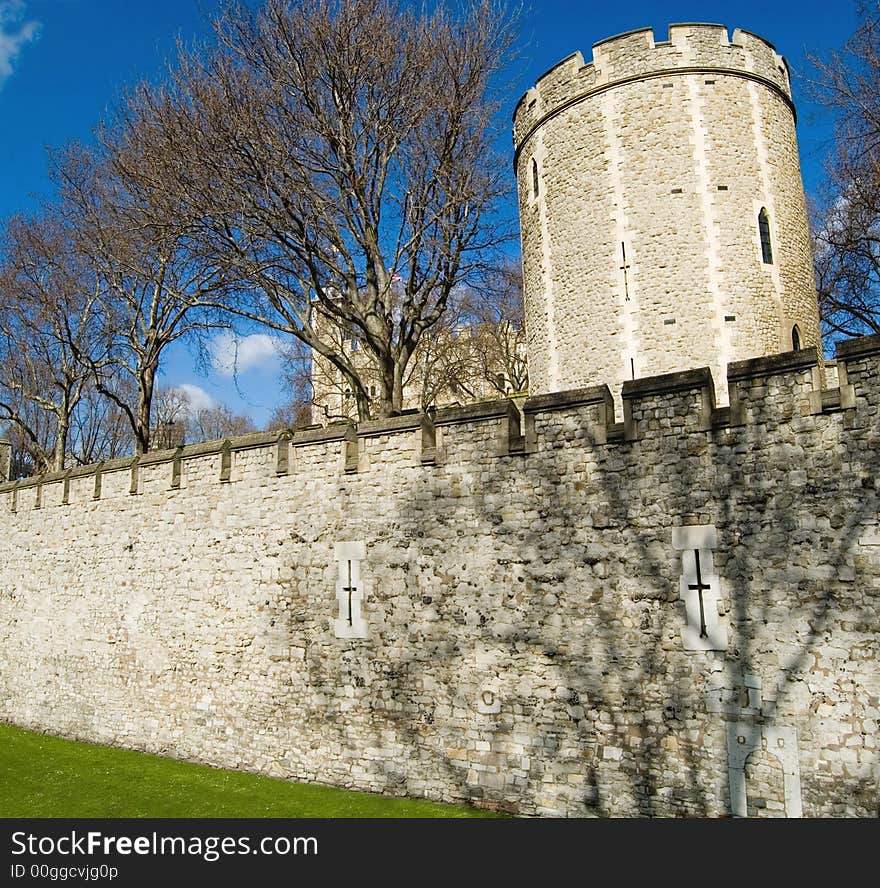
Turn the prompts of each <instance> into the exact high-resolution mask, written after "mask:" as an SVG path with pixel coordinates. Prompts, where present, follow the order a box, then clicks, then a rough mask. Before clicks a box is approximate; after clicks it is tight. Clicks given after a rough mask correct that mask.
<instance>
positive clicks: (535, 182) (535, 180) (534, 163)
mask: <svg viewBox="0 0 880 888" xmlns="http://www.w3.org/2000/svg"><path fill="white" fill-rule="evenodd" d="M532 194H533V196H534V197H537V196H538V161H537V160H535V158H534V157H533V158H532Z"/></svg>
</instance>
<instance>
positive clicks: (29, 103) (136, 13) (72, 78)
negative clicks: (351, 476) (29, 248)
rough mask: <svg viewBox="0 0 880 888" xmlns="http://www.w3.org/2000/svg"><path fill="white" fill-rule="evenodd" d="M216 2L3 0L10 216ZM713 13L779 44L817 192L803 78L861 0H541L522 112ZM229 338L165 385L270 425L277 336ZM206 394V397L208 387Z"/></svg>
mask: <svg viewBox="0 0 880 888" xmlns="http://www.w3.org/2000/svg"><path fill="white" fill-rule="evenodd" d="M218 5H219V4H218V3H217V2H216V0H152V2H136V0H131V2H126V0H115V2H114V0H0V217H6V216H8V215H9V214H11V213H15V212H19V211H24V212H27V211H29V210H32V209H33V208H34V207H35V206H36V203H37V201H38V199H39V195H40V194H46V193H48V190H49V185H48V182H47V179H46V155H45V147H46V146H59V145H62V144H63V143H64V142H66V141H67V140H69V139H88V138H89V134H90V132H91V129H92V127H93V126H94V125H95V124H96V123H97V121H98V120H99V119H100V117H101V116H102V115H103V114H104V113H105V112H106V111H107V109H108V108H112V106H113V105H114V102H115V100H116V99H117V97H118V96H119V94H120V91H121V90H122V89H124V87H125V86H126V85H127V84H129V85H130V84H132V83H135V82H136V81H137V80H139V79H142V78H149V79H154V78H156V77H159V76H161V73H162V71H163V68H164V66H165V64H166V62H167V61H168V60H169V59H171V58H173V56H174V47H175V41H176V40H177V39H178V38H182V39H183V40H184V41H187V42H188V41H191V40H195V39H199V38H202V37H205V36H207V35H208V34H209V32H210V28H209V24H208V19H209V17H210V15H211V13H213V12H214V11H215V10H216V9H217V8H218ZM690 21H707V22H717V23H720V24H725V25H727V26H728V27H729V28H730V29H731V30H732V29H733V28H736V27H740V28H745V29H746V30H749V31H754V32H756V33H758V34H760V35H762V36H763V37H766V38H767V39H768V40H770V41H771V42H772V43H774V44H775V45H776V48H777V50H779V52H781V53H782V54H783V55H784V56H785V57H786V58H787V59H788V62H789V65H790V66H791V67H792V69H793V71H794V73H795V75H796V76H795V78H794V90H795V100H796V102H797V104H798V108H799V123H798V136H799V141H800V149H801V162H802V165H803V169H804V180H805V185H806V188H807V191H808V193H809V192H811V191H813V190H814V189H815V188H816V187H817V185H818V184H819V182H820V180H821V159H822V157H823V155H824V153H825V152H826V150H827V147H828V137H829V129H828V124H827V120H825V119H824V117H823V115H822V114H821V112H820V111H818V110H817V109H814V108H812V107H811V106H810V105H809V103H808V101H807V99H806V96H805V95H804V85H803V83H802V81H801V80H800V79H799V78H798V77H797V75H798V74H807V73H808V72H809V67H808V65H807V62H806V59H805V55H806V53H807V52H808V51H809V52H819V53H826V52H827V51H828V50H830V49H834V48H837V47H839V46H840V45H841V44H842V43H843V42H844V41H845V40H846V38H847V37H848V36H849V35H850V34H851V33H852V31H853V30H854V27H855V22H856V12H855V4H854V3H853V2H849V0H843V2H828V0H825V2H822V3H820V2H817V0H802V2H793V0H775V2H767V0H764V2H724V0H702V2H690V0H687V2H684V0H682V2H678V0H669V2H663V3H647V2H637V0H632V2H629V3H619V4H613V3H608V2H607V0H603V2H595V3H593V2H567V0H550V2H544V3H538V2H533V3H532V4H531V6H526V7H525V9H524V12H523V15H522V23H523V27H522V38H523V46H522V53H521V57H520V58H519V59H518V60H517V61H516V62H515V64H514V66H513V69H512V72H511V73H512V75H513V80H514V89H513V91H512V94H511V109H510V110H511V112H512V110H513V104H515V102H516V100H517V99H518V98H519V96H520V95H521V94H522V93H523V92H524V91H525V90H526V89H527V88H528V87H529V86H531V85H532V84H533V83H534V81H535V79H536V78H537V77H538V76H539V75H540V74H542V73H543V72H544V71H545V70H547V68H549V67H550V66H551V65H553V64H555V63H556V62H557V61H559V60H560V59H562V58H564V57H565V56H567V55H569V54H570V53H572V52H574V51H575V50H578V49H579V50H581V52H582V53H583V54H584V56H589V52H590V47H591V45H592V44H593V43H595V42H597V41H598V40H601V39H603V38H605V37H609V36H611V35H612V34H617V33H620V32H621V31H627V30H630V29H632V28H640V27H647V26H652V27H653V28H654V30H655V33H656V34H657V35H658V39H661V35H662V37H665V33H666V27H667V26H668V24H669V23H670V22H690ZM231 351H232V348H231V344H230V342H228V341H220V342H218V343H217V344H216V348H215V354H216V355H217V361H216V362H215V363H216V365H217V366H216V367H215V368H214V369H213V370H212V371H211V372H209V373H208V375H206V376H205V375H200V374H199V373H198V372H196V370H195V368H194V361H193V360H192V357H191V356H190V355H189V353H188V352H187V351H186V349H183V348H180V349H177V350H175V351H174V352H173V353H172V354H171V355H170V356H169V358H170V359H169V360H168V361H167V363H166V366H165V368H164V371H163V382H164V384H165V385H166V386H172V385H174V386H176V385H183V384H185V385H188V386H195V387H197V388H198V390H199V391H200V392H203V393H205V396H206V397H207V398H211V399H214V400H215V401H222V402H225V403H227V404H228V405H229V406H230V407H231V408H232V409H234V410H236V411H237V412H247V413H250V414H251V415H252V416H253V417H254V419H255V420H256V421H257V422H258V423H262V422H264V421H265V420H266V419H267V418H268V415H269V414H270V413H271V410H272V408H273V407H274V406H275V405H276V404H277V403H279V402H280V401H281V400H283V393H282V392H281V391H280V387H279V384H278V382H277V374H278V361H277V358H276V357H275V354H274V350H273V348H272V343H271V342H270V341H267V340H266V339H265V338H263V339H255V340H249V341H247V342H245V343H243V344H242V345H241V347H240V349H239V352H238V374H237V379H236V378H233V375H232V373H231V366H230V360H229V359H230V354H231ZM199 397H201V395H199Z"/></svg>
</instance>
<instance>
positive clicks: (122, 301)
mask: <svg viewBox="0 0 880 888" xmlns="http://www.w3.org/2000/svg"><path fill="white" fill-rule="evenodd" d="M139 115H140V116H139ZM150 125H151V122H150V120H149V106H148V104H146V103H144V104H139V103H137V102H136V101H134V100H132V101H130V102H129V104H128V106H127V108H126V113H125V115H124V118H123V119H120V120H118V121H116V122H115V123H114V124H112V125H108V126H105V127H103V128H102V129H101V131H100V143H99V145H98V147H95V148H86V147H84V146H82V145H77V144H70V145H68V146H66V148H65V149H64V150H63V151H61V152H59V153H57V154H56V155H55V157H54V158H53V170H54V176H55V178H56V180H57V182H58V184H59V186H60V191H61V196H62V201H63V202H62V210H63V212H64V215H65V217H66V219H67V221H68V223H69V225H70V227H71V229H72V230H73V231H74V234H75V248H76V250H77V251H78V252H79V254H80V255H81V256H83V257H84V258H85V259H86V260H87V261H88V262H89V263H90V265H91V268H92V269H93V273H94V275H95V277H96V278H97V279H98V280H99V281H100V282H101V287H100V300H101V306H102V314H103V320H104V332H105V336H106V342H107V350H106V353H105V354H104V355H102V356H101V358H100V360H95V359H93V358H91V357H90V356H89V355H83V356H82V357H83V358H84V360H86V362H87V363H88V364H89V366H90V368H91V371H92V375H93V378H94V381H95V386H96V388H97V390H98V391H99V392H100V393H101V394H103V395H104V396H106V397H108V398H109V399H110V400H111V401H113V402H114V403H115V404H116V405H117V406H118V407H119V409H120V410H122V412H123V413H124V414H125V416H126V417H127V418H128V422H129V424H130V426H131V429H132V434H133V436H134V440H135V447H136V450H137V452H138V453H143V452H145V451H146V450H148V449H149V447H150V429H151V425H152V423H151V412H152V403H153V396H154V390H155V384H156V374H157V372H158V370H159V366H160V361H161V358H162V354H163V352H164V351H165V349H166V348H167V347H168V346H169V345H171V344H172V343H173V342H176V341H177V340H180V339H183V338H190V339H192V338H193V337H197V336H199V335H201V334H204V333H205V332H206V331H209V330H212V329H215V328H216V327H218V326H220V325H221V322H220V321H219V320H218V319H217V318H216V316H212V315H211V314H209V313H208V311H207V308H206V302H207V301H208V300H209V298H211V299H213V298H216V297H217V294H218V292H220V291H221V290H222V289H223V287H224V286H225V285H226V282H225V281H224V279H223V277H222V274H221V273H220V272H219V270H218V268H217V266H216V264H214V263H212V262H210V260H206V259H205V258H204V257H203V256H202V255H201V254H199V253H198V252H197V251H196V250H195V249H193V242H192V240H191V238H190V234H191V229H190V227H189V224H188V222H187V219H186V217H185V216H184V215H183V214H182V213H181V212H180V207H179V205H178V204H177V203H175V201H174V200H173V199H172V198H171V197H170V196H169V195H168V193H167V192H166V191H164V190H161V189H156V188H155V187H154V185H155V178H154V177H153V176H152V175H151V174H150V172H149V163H150V157H149V155H148V154H145V153H144V150H143V148H144V146H143V143H142V141H141V139H140V136H139V133H140V130H141V129H144V128H147V127H149V126H150ZM120 377H122V378H120ZM126 379H127V380H131V381H133V383H134V386H133V387H132V386H129V385H127V384H125V383H124V381H123V380H126ZM132 392H134V398H133V399H132V397H131V393H132Z"/></svg>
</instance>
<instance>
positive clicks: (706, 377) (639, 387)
mask: <svg viewBox="0 0 880 888" xmlns="http://www.w3.org/2000/svg"><path fill="white" fill-rule="evenodd" d="M706 386H710V387H712V388H713V390H714V383H713V382H712V371H711V370H710V369H709V368H708V367H698V368H697V369H696V370H684V371H681V372H678V373H664V374H663V375H662V376H646V377H645V378H644V379H627V380H626V381H625V382H624V383H623V390H622V396H623V399H624V401H628V400H631V399H632V398H641V397H645V396H647V395H662V394H666V393H667V392H670V393H671V392H681V391H686V390H688V389H702V388H705V387H706Z"/></svg>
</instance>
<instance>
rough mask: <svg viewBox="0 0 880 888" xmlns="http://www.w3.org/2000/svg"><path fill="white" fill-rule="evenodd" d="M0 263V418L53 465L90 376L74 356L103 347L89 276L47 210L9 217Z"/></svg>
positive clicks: (45, 465) (39, 463) (38, 462)
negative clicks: (35, 215) (39, 215)
mask: <svg viewBox="0 0 880 888" xmlns="http://www.w3.org/2000/svg"><path fill="white" fill-rule="evenodd" d="M2 262H3V264H2V267H0V419H7V420H9V421H10V422H12V423H14V424H15V425H16V426H18V428H19V429H20V431H21V439H22V442H24V443H23V446H24V447H25V448H26V449H27V451H28V454H29V456H30V459H31V462H32V464H33V467H34V469H35V470H36V471H47V470H49V469H54V470H56V471H58V470H60V469H63V468H64V466H65V462H66V458H67V450H68V441H69V437H70V428H71V423H72V421H73V415H74V413H75V411H76V409H77V405H78V404H79V403H80V400H81V398H82V397H83V393H84V391H85V389H86V388H87V386H88V383H89V372H88V368H87V367H85V366H84V364H83V363H82V361H81V357H82V356H85V355H87V356H90V357H92V358H95V359H96V360H99V359H100V357H101V356H102V355H103V353H104V351H105V348H104V345H103V342H102V339H101V333H100V325H101V310H100V309H101V307H100V302H99V299H98V295H97V289H96V281H95V279H94V277H93V276H92V275H90V274H89V272H88V270H87V268H85V267H84V265H83V264H82V263H81V262H80V261H79V257H78V256H77V254H76V252H75V250H73V249H72V246H71V242H70V238H69V233H68V231H67V230H66V229H65V228H64V226H63V225H61V224H60V223H59V222H58V221H57V220H55V219H53V218H52V211H51V210H47V211H46V214H45V216H44V217H43V218H32V219H26V218H24V217H20V216H18V217H13V218H12V219H11V220H9V222H8V223H7V225H6V227H5V230H4V236H3V260H2Z"/></svg>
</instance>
